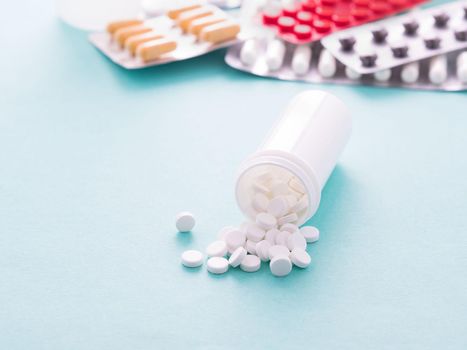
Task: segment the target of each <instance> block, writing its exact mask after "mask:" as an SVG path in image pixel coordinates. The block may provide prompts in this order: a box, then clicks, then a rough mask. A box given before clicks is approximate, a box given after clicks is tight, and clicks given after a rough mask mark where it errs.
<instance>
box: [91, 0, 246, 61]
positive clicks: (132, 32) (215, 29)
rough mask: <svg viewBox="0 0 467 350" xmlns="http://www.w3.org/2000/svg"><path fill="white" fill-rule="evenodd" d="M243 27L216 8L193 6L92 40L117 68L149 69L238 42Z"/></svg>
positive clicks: (120, 25) (113, 27)
mask: <svg viewBox="0 0 467 350" xmlns="http://www.w3.org/2000/svg"><path fill="white" fill-rule="evenodd" d="M239 32H240V25H239V24H238V23H236V22H235V21H234V20H233V19H232V18H231V17H229V16H228V15H227V14H226V13H225V12H224V11H222V10H221V9H219V8H218V7H216V6H213V5H199V4H194V5H189V6H186V7H182V8H177V9H173V10H170V11H168V12H167V13H166V14H165V15H162V16H157V17H154V18H150V19H146V20H139V19H130V20H123V21H118V22H112V23H109V25H108V26H107V32H99V33H92V34H90V36H89V40H90V41H91V43H92V44H94V45H95V46H96V47H97V48H98V49H99V50H100V51H102V52H103V53H104V55H106V56H107V57H109V58H110V59H111V60H112V61H113V62H115V63H116V64H118V65H120V66H122V67H124V68H127V69H138V68H145V67H150V66H155V65H160V64H165V63H170V62H174V61H180V60H185V59H188V58H192V57H196V56H200V55H203V54H206V53H208V52H211V51H214V50H217V49H220V48H223V47H227V46H230V45H233V44H235V43H237V42H238V38H237V36H238V35H239Z"/></svg>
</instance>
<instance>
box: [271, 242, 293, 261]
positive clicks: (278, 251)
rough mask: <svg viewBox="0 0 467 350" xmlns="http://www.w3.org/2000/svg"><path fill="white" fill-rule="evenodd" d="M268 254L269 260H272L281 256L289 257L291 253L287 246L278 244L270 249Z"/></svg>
mask: <svg viewBox="0 0 467 350" xmlns="http://www.w3.org/2000/svg"><path fill="white" fill-rule="evenodd" d="M268 254H269V259H271V260H272V259H273V258H274V257H276V256H279V255H283V256H289V254H290V251H289V249H288V248H287V247H286V246H283V245H278V244H276V245H273V246H272V247H271V248H269V251H268Z"/></svg>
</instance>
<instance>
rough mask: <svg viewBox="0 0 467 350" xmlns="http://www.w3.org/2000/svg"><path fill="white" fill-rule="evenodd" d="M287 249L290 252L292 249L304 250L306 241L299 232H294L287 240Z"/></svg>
mask: <svg viewBox="0 0 467 350" xmlns="http://www.w3.org/2000/svg"><path fill="white" fill-rule="evenodd" d="M287 247H288V248H289V250H290V251H292V250H294V249H301V250H305V249H306V239H305V237H303V235H302V234H301V233H300V232H295V233H293V234H291V235H290V236H289V237H288V238H287Z"/></svg>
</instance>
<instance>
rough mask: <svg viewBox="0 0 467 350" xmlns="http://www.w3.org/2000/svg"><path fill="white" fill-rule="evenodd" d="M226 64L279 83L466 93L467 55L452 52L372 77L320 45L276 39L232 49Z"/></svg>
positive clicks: (226, 58)
mask: <svg viewBox="0 0 467 350" xmlns="http://www.w3.org/2000/svg"><path fill="white" fill-rule="evenodd" d="M225 61H226V63H227V64H228V65H229V66H231V67H233V68H235V69H238V70H241V71H244V72H248V73H252V74H255V75H258V76H263V77H271V78H276V79H280V80H297V81H305V82H311V83H339V84H363V85H372V86H381V87H404V88H410V89H420V90H442V91H461V90H467V51H463V52H452V53H449V54H447V55H440V56H436V57H434V58H431V59H426V60H422V61H420V62H412V63H409V64H407V65H403V66H400V67H396V68H394V69H385V70H381V71H378V72H375V73H372V74H360V73H358V72H356V71H355V70H353V69H351V68H350V67H346V66H344V65H343V64H342V63H340V62H339V61H337V60H336V59H335V58H334V56H333V55H332V54H331V53H330V52H329V51H328V50H327V49H324V48H323V47H322V45H321V44H320V43H319V42H316V43H312V44H307V45H294V44H291V43H287V42H284V41H282V40H280V39H277V38H273V39H271V38H259V39H248V40H246V41H245V42H244V43H239V44H236V45H234V46H232V47H231V48H230V49H229V50H228V52H227V55H226V57H225Z"/></svg>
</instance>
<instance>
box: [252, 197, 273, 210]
mask: <svg viewBox="0 0 467 350" xmlns="http://www.w3.org/2000/svg"><path fill="white" fill-rule="evenodd" d="M252 204H253V208H255V210H256V211H259V212H264V211H267V210H268V205H269V198H268V197H267V196H266V195H265V194H264V193H256V194H255V196H254V198H253V203H252Z"/></svg>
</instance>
